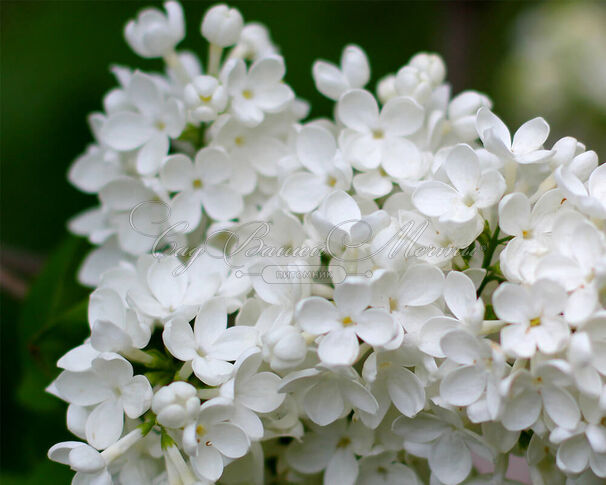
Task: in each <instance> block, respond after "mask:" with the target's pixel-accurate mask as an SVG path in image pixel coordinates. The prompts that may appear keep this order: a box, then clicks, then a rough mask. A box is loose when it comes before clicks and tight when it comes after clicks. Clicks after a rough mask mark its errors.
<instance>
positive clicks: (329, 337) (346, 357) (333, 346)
mask: <svg viewBox="0 0 606 485" xmlns="http://www.w3.org/2000/svg"><path fill="white" fill-rule="evenodd" d="M371 295H372V292H371V289H370V288H369V286H368V285H366V284H355V283H343V284H341V285H339V286H337V288H335V293H334V301H335V302H334V304H333V303H330V302H329V301H328V300H326V299H324V298H320V297H316V296H311V297H309V298H307V299H305V300H303V301H302V302H301V303H300V304H299V306H298V308H297V315H296V319H297V322H298V323H299V325H300V326H301V328H302V329H303V330H304V331H306V332H308V333H310V334H312V335H322V337H321V338H320V341H319V345H318V357H319V358H320V360H321V361H322V363H323V364H326V365H352V364H353V363H354V362H355V360H356V359H357V357H358V352H359V345H358V338H360V339H361V340H362V341H364V342H366V343H368V344H370V345H372V346H381V345H385V344H386V343H387V342H389V340H390V339H391V338H393V337H394V336H395V333H396V328H395V323H394V321H393V319H392V317H391V316H390V315H389V313H387V312H386V311H384V310H380V309H372V308H370V309H367V307H368V306H369V305H370V302H371V298H372V296H371Z"/></svg>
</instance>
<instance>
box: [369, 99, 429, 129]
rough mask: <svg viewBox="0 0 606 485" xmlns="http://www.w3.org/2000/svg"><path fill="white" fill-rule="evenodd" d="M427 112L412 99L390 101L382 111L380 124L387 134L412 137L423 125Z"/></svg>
mask: <svg viewBox="0 0 606 485" xmlns="http://www.w3.org/2000/svg"><path fill="white" fill-rule="evenodd" d="M424 115H425V110H424V109H423V107H422V106H421V105H420V104H419V103H417V102H416V101H415V100H414V99H412V98H408V97H406V98H404V97H397V98H392V99H390V100H389V101H388V102H387V104H385V106H383V109H382V110H381V115H380V123H381V127H382V128H383V129H384V130H385V133H388V134H389V135H393V136H406V135H411V134H412V133H414V132H415V131H417V130H418V129H419V128H421V125H422V124H423V119H424Z"/></svg>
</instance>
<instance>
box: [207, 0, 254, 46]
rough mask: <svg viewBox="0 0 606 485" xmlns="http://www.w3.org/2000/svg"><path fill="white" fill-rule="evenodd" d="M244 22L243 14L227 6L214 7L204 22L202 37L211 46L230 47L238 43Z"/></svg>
mask: <svg viewBox="0 0 606 485" xmlns="http://www.w3.org/2000/svg"><path fill="white" fill-rule="evenodd" d="M243 23H244V20H243V19H242V14H240V12H239V11H238V10H237V9H235V8H229V7H228V6H227V5H224V4H221V5H216V6H214V7H212V8H211V9H210V10H209V11H208V12H206V15H205V16H204V19H203V20H202V35H203V36H204V37H205V38H206V40H208V41H209V42H210V43H211V44H215V45H218V46H220V47H229V46H230V45H234V44H235V43H237V42H238V39H239V38H240V32H242V25H243Z"/></svg>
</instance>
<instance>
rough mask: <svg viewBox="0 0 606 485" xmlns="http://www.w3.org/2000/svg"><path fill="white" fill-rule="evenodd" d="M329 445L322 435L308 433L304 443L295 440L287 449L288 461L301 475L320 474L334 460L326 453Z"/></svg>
mask: <svg viewBox="0 0 606 485" xmlns="http://www.w3.org/2000/svg"><path fill="white" fill-rule="evenodd" d="M326 448H327V443H326V438H325V436H324V435H322V434H320V433H306V434H305V437H304V439H303V441H297V440H294V441H292V442H291V443H290V445H288V447H287V448H286V453H285V457H286V461H287V462H288V464H289V465H290V466H292V467H293V468H294V469H295V470H297V471H298V472H300V473H307V474H312V473H318V472H320V471H322V470H324V469H325V468H326V466H327V465H328V462H329V461H330V459H331V458H332V455H331V454H330V453H326Z"/></svg>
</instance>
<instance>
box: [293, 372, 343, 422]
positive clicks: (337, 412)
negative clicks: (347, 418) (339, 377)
mask: <svg viewBox="0 0 606 485" xmlns="http://www.w3.org/2000/svg"><path fill="white" fill-rule="evenodd" d="M303 409H304V410H305V412H306V413H307V416H308V417H309V419H311V420H312V421H313V422H314V423H316V424H318V425H320V426H326V425H327V424H330V423H332V422H333V421H335V420H336V419H338V418H339V417H340V416H341V414H342V413H343V411H344V409H345V405H344V403H343V398H342V397H341V394H340V393H339V388H338V387H337V386H335V385H334V383H333V382H331V381H330V380H325V381H322V382H320V383H319V384H318V385H316V386H314V387H313V388H312V389H311V390H310V391H308V392H307V394H306V395H305V398H304V399H303Z"/></svg>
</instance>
